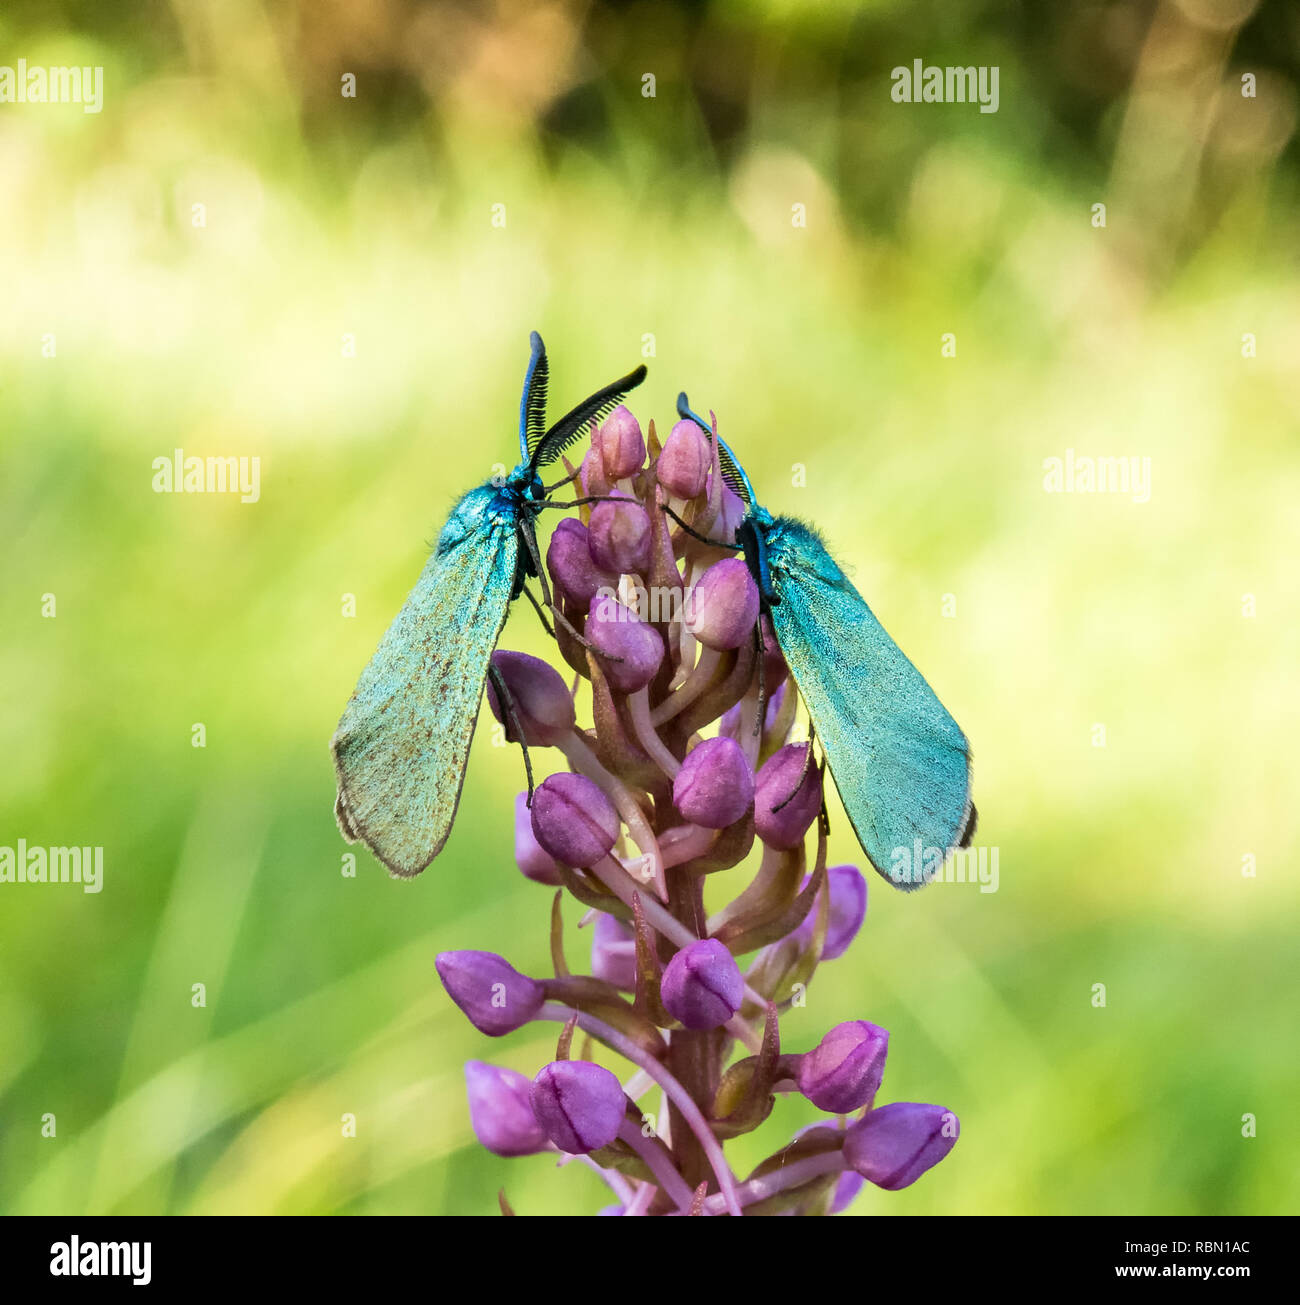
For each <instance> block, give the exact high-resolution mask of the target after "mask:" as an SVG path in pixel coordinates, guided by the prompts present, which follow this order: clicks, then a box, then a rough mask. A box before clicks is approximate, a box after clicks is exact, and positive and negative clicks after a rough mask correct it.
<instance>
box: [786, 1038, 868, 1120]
mask: <svg viewBox="0 0 1300 1305" xmlns="http://www.w3.org/2000/svg"><path fill="white" fill-rule="evenodd" d="M888 1051H889V1033H888V1031H887V1030H885V1029H882V1028H880V1027H879V1025H876V1024H869V1023H867V1021H866V1020H849V1021H847V1022H846V1023H844V1024H837V1025H836V1026H835V1027H834V1028H833V1029H831V1030H830V1032H829V1033H827V1034H826V1036H825V1037H824V1038H823V1039H822V1040H821V1041H820V1042H819V1043H818V1044H817V1045H816V1046H815V1047H814V1048H813V1049H812V1050H811V1051H810V1052H808V1053H807V1054H806V1055H804V1056H801V1057H800V1058H799V1091H800V1092H802V1093H803V1094H804V1096H806V1097H807V1098H808V1100H809V1101H811V1102H812V1103H813V1105H815V1106H816V1107H817V1109H818V1110H826V1111H829V1112H830V1113H831V1114H833V1115H847V1114H848V1113H849V1111H851V1110H859V1109H861V1107H863V1106H869V1105H870V1104H871V1103H872V1101H874V1100H875V1096H876V1093H877V1092H878V1091H879V1090H880V1080H881V1079H882V1078H884V1076H885V1056H886V1055H887V1054H888Z"/></svg>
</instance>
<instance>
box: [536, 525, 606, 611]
mask: <svg viewBox="0 0 1300 1305" xmlns="http://www.w3.org/2000/svg"><path fill="white" fill-rule="evenodd" d="M546 569H547V570H548V571H549V572H550V573H551V579H552V581H554V583H555V587H556V588H557V589H558V590H559V591H560V593H561V594H563V595H564V597H565V598H567V599H568V600H569V601H570V602H571V603H573V604H574V606H576V607H577V608H578V609H579V610H580V611H584V612H585V611H586V610H587V608H588V607H590V606H591V600H592V599H593V598H595V596H596V593H597V591H598V590H600V589H614V588H616V587H617V585H618V576H617V575H616V574H614V573H613V572H611V571H602V570H601V569H600V568H599V567H598V566H597V565H596V564H595V562H593V561H592V560H591V543H590V539H589V537H588V534H587V527H586V526H584V525H583V524H582V522H581V521H579V520H578V519H577V518H576V517H564V518H562V519H561V521H560V524H559V525H557V526H556V527H555V530H554V531H553V532H552V534H551V542H550V544H549V545H548V546H547V549H546Z"/></svg>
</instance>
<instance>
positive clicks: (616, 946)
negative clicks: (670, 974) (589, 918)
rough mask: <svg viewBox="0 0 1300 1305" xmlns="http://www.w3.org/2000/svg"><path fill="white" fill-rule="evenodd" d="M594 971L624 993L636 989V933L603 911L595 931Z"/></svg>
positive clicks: (592, 941)
mask: <svg viewBox="0 0 1300 1305" xmlns="http://www.w3.org/2000/svg"><path fill="white" fill-rule="evenodd" d="M591 972H592V974H594V975H595V976H596V978H598V979H604V980H605V982H606V983H612V984H613V985H614V987H616V988H622V989H623V990H624V991H625V992H632V991H633V990H634V989H635V988H636V936H635V935H634V934H633V933H632V930H631V929H629V928H628V927H627V925H625V924H624V923H623V921H622V920H618V919H615V917H614V916H612V915H608V914H606V913H605V912H604V911H602V912H601V913H600V915H599V916H598V917H597V918H596V923H595V926H594V927H593V930H592V938H591Z"/></svg>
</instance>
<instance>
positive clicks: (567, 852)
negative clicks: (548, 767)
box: [533, 772, 619, 870]
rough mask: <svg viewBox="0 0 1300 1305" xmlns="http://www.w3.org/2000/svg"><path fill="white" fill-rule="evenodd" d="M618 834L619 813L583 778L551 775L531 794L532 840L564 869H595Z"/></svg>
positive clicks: (594, 786) (564, 773)
mask: <svg viewBox="0 0 1300 1305" xmlns="http://www.w3.org/2000/svg"><path fill="white" fill-rule="evenodd" d="M618 830H619V817H618V812H617V811H615V810H614V808H613V806H612V805H611V804H610V801H609V799H608V798H607V797H606V796H605V795H604V793H602V792H601V791H600V789H599V788H597V787H596V785H595V784H593V783H592V782H591V780H589V779H588V778H587V777H586V776H585V775H571V774H569V773H568V772H561V773H560V774H558V775H551V776H550V777H549V778H547V779H544V780H543V781H542V782H541V784H540V785H538V787H537V789H536V791H535V792H534V793H533V836H534V837H535V838H536V839H537V841H538V843H540V844H541V846H542V848H543V849H544V850H545V851H547V852H549V853H550V854H551V855H552V856H553V857H554V858H555V859H556V860H557V861H559V862H561V863H562V864H564V865H568V866H574V867H576V868H578V869H582V870H585V869H586V868H587V867H588V866H593V865H595V864H596V862H597V861H599V860H600V859H601V858H602V857H604V856H605V855H606V854H607V853H608V852H609V850H610V848H612V847H613V846H614V843H615V841H616V840H617V838H618Z"/></svg>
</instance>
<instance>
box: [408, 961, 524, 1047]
mask: <svg viewBox="0 0 1300 1305" xmlns="http://www.w3.org/2000/svg"><path fill="white" fill-rule="evenodd" d="M434 964H435V965H436V966H437V969H438V977H439V978H440V979H441V980H442V986H443V987H444V988H446V989H447V995H448V996H449V997H450V998H451V999H452V1001H454V1002H455V1003H456V1005H457V1006H459V1007H460V1008H461V1011H462V1012H463V1013H464V1014H465V1017H466V1018H467V1019H468V1020H469V1022H470V1023H471V1024H472V1025H473V1026H474V1027H475V1028H476V1029H478V1031H479V1032H480V1033H486V1034H487V1035H488V1036H489V1037H491V1038H499V1037H501V1036H502V1035H503V1034H505V1033H513V1032H514V1031H515V1029H519V1028H523V1026H524V1025H525V1024H527V1023H528V1021H529V1020H531V1019H532V1018H533V1016H534V1015H536V1014H537V1012H538V1011H539V1010H540V1009H541V1007H542V1002H543V1001H545V1000H546V991H545V989H544V988H543V987H542V985H541V984H540V983H538V982H537V981H536V980H534V979H530V978H529V977H528V976H527V975H526V974H520V973H519V971H518V970H516V969H515V967H514V966H513V965H511V964H510V962H509V961H507V960H506V959H505V958H504V957H501V956H498V955H497V954H496V952H443V953H441V954H440V955H439V956H438V957H437V959H436V960H435V961H434Z"/></svg>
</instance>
